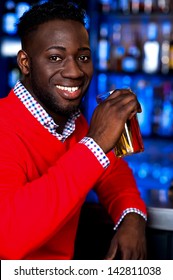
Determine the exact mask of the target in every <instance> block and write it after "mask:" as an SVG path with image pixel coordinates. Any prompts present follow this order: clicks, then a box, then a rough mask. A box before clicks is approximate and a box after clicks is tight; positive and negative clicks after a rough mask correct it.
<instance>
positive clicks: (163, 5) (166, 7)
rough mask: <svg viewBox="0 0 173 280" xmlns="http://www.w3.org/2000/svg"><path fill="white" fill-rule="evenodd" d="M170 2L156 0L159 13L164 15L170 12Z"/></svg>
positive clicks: (169, 0)
mask: <svg viewBox="0 0 173 280" xmlns="http://www.w3.org/2000/svg"><path fill="white" fill-rule="evenodd" d="M170 2H171V0H158V3H157V5H158V9H159V11H160V12H163V13H165V14H167V13H169V12H170Z"/></svg>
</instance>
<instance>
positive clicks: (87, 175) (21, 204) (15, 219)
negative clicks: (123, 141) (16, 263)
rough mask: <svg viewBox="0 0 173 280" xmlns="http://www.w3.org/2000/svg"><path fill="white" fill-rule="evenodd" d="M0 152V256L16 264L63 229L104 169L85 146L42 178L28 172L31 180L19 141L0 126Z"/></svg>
mask: <svg viewBox="0 0 173 280" xmlns="http://www.w3.org/2000/svg"><path fill="white" fill-rule="evenodd" d="M0 147H1V152H0V205H1V211H0V256H1V259H4V258H7V259H20V258H23V257H24V256H25V255H26V254H28V253H29V252H31V251H32V250H34V249H36V248H38V247H39V246H41V245H42V244H43V243H44V242H46V241H47V240H48V239H49V238H51V237H52V236H53V235H54V233H55V232H56V231H57V230H59V229H60V228H61V227H62V226H63V225H64V223H66V221H67V220H68V219H69V218H70V217H71V215H73V213H74V212H75V211H76V209H77V208H78V207H79V206H80V205H81V204H82V202H83V201H84V199H85V196H86V194H87V193H88V191H89V190H90V189H91V188H92V186H93V185H94V183H95V182H96V181H97V179H98V177H99V176H100V175H101V174H102V172H103V170H104V169H103V167H102V166H101V165H100V163H99V162H98V160H97V159H96V158H95V156H94V155H93V154H92V153H91V152H90V151H89V149H88V148H87V147H86V146H85V145H83V144H76V145H74V147H73V148H71V149H70V150H69V151H68V152H66V153H65V154H64V155H62V156H61V158H60V159H58V160H57V161H56V162H55V163H54V164H52V166H51V167H50V168H48V169H47V170H45V172H44V174H43V175H41V174H40V176H38V172H35V170H32V172H33V174H34V173H35V175H34V176H35V178H33V179H32V180H31V179H30V178H28V173H29V172H30V170H29V169H31V168H32V166H30V165H28V164H27V160H26V159H27V151H25V148H24V145H23V143H22V141H21V139H20V137H19V136H18V135H14V133H12V132H11V130H10V131H9V133H7V131H6V130H5V129H4V131H3V129H2V126H1V132H0ZM84 160H85V162H89V164H86V165H85V168H84ZM81 163H83V164H81ZM69 171H70V172H69Z"/></svg>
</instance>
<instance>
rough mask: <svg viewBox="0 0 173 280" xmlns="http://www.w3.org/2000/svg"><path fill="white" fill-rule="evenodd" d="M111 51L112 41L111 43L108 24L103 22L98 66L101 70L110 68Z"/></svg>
mask: <svg viewBox="0 0 173 280" xmlns="http://www.w3.org/2000/svg"><path fill="white" fill-rule="evenodd" d="M109 52H110V43H109V30H108V24H107V23H102V24H101V25H100V36H99V42H98V68H99V69H100V70H107V69H108V62H109Z"/></svg>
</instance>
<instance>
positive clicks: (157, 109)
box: [152, 85, 164, 135]
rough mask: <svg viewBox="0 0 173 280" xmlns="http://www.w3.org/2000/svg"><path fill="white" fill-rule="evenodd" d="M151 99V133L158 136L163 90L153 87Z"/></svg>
mask: <svg viewBox="0 0 173 280" xmlns="http://www.w3.org/2000/svg"><path fill="white" fill-rule="evenodd" d="M153 91H154V99H153V118H152V132H153V134H154V135H158V134H159V129H160V124H161V118H162V111H163V101H164V96H163V88H162V86H161V85H158V86H155V87H154V89H153Z"/></svg>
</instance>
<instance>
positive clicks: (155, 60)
mask: <svg viewBox="0 0 173 280" xmlns="http://www.w3.org/2000/svg"><path fill="white" fill-rule="evenodd" d="M157 32H158V27H157V25H156V23H149V25H148V34H147V40H146V41H145V42H144V47H143V55H144V57H143V65H142V68H143V71H144V72H145V73H149V74H151V73H156V72H157V71H158V70H159V51H160V45H159V42H158V40H157Z"/></svg>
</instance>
